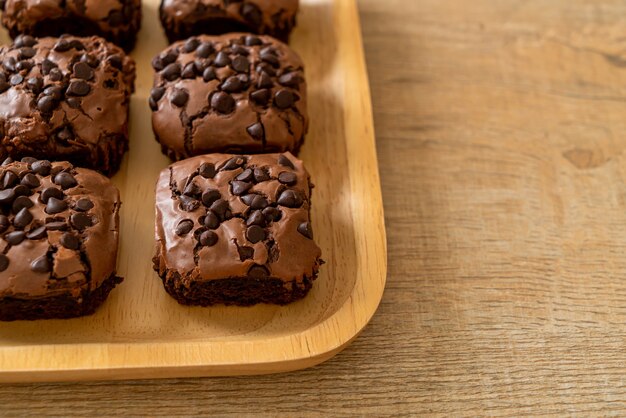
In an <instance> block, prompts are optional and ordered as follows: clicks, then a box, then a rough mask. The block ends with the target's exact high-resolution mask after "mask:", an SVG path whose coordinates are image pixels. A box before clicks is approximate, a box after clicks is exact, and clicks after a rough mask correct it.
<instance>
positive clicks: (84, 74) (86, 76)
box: [73, 62, 94, 80]
mask: <svg viewBox="0 0 626 418" xmlns="http://www.w3.org/2000/svg"><path fill="white" fill-rule="evenodd" d="M73 71H74V77H76V78H80V79H82V80H91V79H92V78H93V77H94V72H93V69H92V68H91V67H90V66H89V64H87V63H84V62H77V63H76V64H74V67H73Z"/></svg>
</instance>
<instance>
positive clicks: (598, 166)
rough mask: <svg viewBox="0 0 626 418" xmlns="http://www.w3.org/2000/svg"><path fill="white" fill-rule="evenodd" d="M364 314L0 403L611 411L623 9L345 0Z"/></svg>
mask: <svg viewBox="0 0 626 418" xmlns="http://www.w3.org/2000/svg"><path fill="white" fill-rule="evenodd" d="M359 6H360V11H361V18H362V26H363V33H364V42H365V49H366V54H367V61H368V65H369V72H370V79H371V86H372V96H373V104H374V110H375V123H376V131H377V138H378V151H379V160H380V169H381V175H382V187H383V194H384V200H385V210H386V222H387V231H388V241H389V277H388V282H387V289H386V293H385V296H384V299H383V301H382V303H381V306H380V309H379V311H378V313H377V314H376V316H375V317H374V319H373V320H372V322H371V323H370V325H369V326H368V327H367V328H366V330H365V331H364V332H363V334H362V335H361V336H360V337H359V338H358V339H357V340H356V341H355V342H354V343H353V344H352V345H351V346H350V347H349V348H348V349H346V350H345V351H344V352H343V353H341V354H339V355H338V356H337V357H335V358H334V359H333V360H331V361H329V362H327V363H325V364H322V365H320V366H318V367H316V368H313V369H310V370H306V371H302V372H298V373H290V374H285V375H276V376H263V377H253V378H250V377H242V378H220V379H181V380H167V381H134V382H117V383H106V382H105V383H86V384H85V383H82V384H38V385H11V386H3V387H1V388H0V405H1V406H0V411H1V412H2V413H3V414H7V415H9V414H14V415H23V414H27V413H30V414H32V415H42V414H44V413H49V414H58V415H87V416H89V415H98V414H100V415H101V414H106V415H110V414H114V413H119V414H127V415H128V414H130V415H153V416H154V415H165V416H172V415H176V414H183V415H206V414H208V413H220V414H223V413H227V412H232V413H237V414H242V413H248V414H253V413H260V412H265V413H269V414H275V413H280V412H282V413H290V414H291V415H298V416H300V415H304V414H311V415H315V414H327V415H340V414H345V415H355V414H380V415H382V414H392V413H395V414H398V413H399V414H409V413H412V414H440V415H453V416H460V415H479V414H488V415H522V414H523V415H526V414H539V413H558V414H572V413H578V414H580V415H584V416H588V415H593V414H597V415H606V414H610V413H616V414H619V412H621V413H622V414H624V412H625V411H626V378H625V376H626V344H625V341H626V333H625V332H624V331H625V326H624V323H626V187H625V185H624V181H625V179H626V155H624V150H625V149H626V137H625V133H626V83H625V82H624V81H625V80H626V78H625V74H626V2H624V1H622V0H550V1H546V0H472V1H467V0H385V1H381V0H360V1H359Z"/></svg>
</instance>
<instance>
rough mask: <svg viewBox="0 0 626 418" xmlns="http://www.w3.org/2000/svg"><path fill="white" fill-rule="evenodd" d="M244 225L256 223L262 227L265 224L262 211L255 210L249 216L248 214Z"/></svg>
mask: <svg viewBox="0 0 626 418" xmlns="http://www.w3.org/2000/svg"><path fill="white" fill-rule="evenodd" d="M246 225H247V226H251V225H258V226H261V227H263V226H265V216H263V213H262V212H261V211H260V210H255V211H254V212H252V213H251V214H250V216H248V219H246Z"/></svg>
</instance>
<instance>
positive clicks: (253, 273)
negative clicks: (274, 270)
mask: <svg viewBox="0 0 626 418" xmlns="http://www.w3.org/2000/svg"><path fill="white" fill-rule="evenodd" d="M269 275H270V272H269V270H268V269H267V267H265V266H260V265H254V266H252V267H250V270H248V276H250V277H252V278H254V279H260V278H263V277H267V276H269Z"/></svg>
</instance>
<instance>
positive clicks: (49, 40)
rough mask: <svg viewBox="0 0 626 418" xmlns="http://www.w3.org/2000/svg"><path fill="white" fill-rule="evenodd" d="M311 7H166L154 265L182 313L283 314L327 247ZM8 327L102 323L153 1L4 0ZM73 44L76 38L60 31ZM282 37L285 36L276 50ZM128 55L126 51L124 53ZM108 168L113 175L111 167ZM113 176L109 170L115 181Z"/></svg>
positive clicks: (2, 248) (153, 102) (166, 0)
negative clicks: (147, 11) (277, 308)
mask: <svg viewBox="0 0 626 418" xmlns="http://www.w3.org/2000/svg"><path fill="white" fill-rule="evenodd" d="M297 9H298V0H163V1H162V2H161V8H160V16H161V22H162V24H163V26H164V28H165V32H166V34H167V37H168V38H169V40H170V42H173V43H172V44H171V45H170V46H169V47H167V48H166V49H165V50H164V51H163V52H161V53H160V54H159V55H158V56H156V57H155V58H154V59H153V61H152V67H153V68H154V71H155V76H154V86H153V88H152V90H151V92H150V97H149V103H148V104H146V106H150V108H151V109H152V125H153V128H154V133H155V136H156V139H157V141H158V142H159V143H160V145H161V149H162V151H163V153H165V154H166V155H167V156H169V157H170V158H171V159H172V160H173V161H176V162H175V163H173V164H172V165H170V166H169V167H167V168H165V169H164V170H163V171H162V172H161V175H160V177H159V179H158V181H157V186H156V224H155V234H156V255H155V257H154V259H153V262H154V269H155V270H156V271H157V273H158V275H159V276H160V278H161V279H162V281H163V284H164V286H165V289H166V291H167V292H168V293H169V294H170V295H172V296H173V297H174V298H175V299H176V300H177V301H179V302H180V303H182V304H187V305H201V306H207V305H214V304H227V305H230V304H236V305H252V304H256V303H260V302H263V303H276V304H286V303H289V302H292V301H294V300H297V299H300V298H302V297H303V296H305V295H306V294H307V292H308V291H309V289H310V288H311V286H312V282H313V280H314V279H315V278H316V277H317V273H318V269H319V266H320V265H321V264H322V261H321V259H320V255H321V251H320V249H319V247H318V246H317V245H316V244H315V242H314V241H313V232H312V228H311V222H310V207H311V188H312V185H311V183H310V180H309V175H308V173H307V171H306V169H305V168H304V166H303V164H302V162H301V161H300V160H298V159H297V158H296V157H294V155H297V153H298V151H299V149H300V147H301V146H302V143H303V141H304V137H305V134H306V132H307V127H308V116H307V106H306V82H305V77H304V70H303V64H302V61H301V59H300V58H299V56H298V55H297V54H296V53H295V52H294V51H292V50H291V49H290V48H289V47H288V46H287V45H286V44H285V43H283V41H284V42H286V41H287V40H288V37H289V34H290V32H291V30H292V29H293V27H294V25H295V17H296V13H297ZM0 10H1V11H2V12H3V14H2V23H3V24H4V26H5V27H6V28H7V29H8V30H9V33H10V35H11V36H12V37H13V38H14V42H13V44H12V45H10V46H5V47H1V48H0V161H4V162H3V163H2V165H1V166H0V320H5V321H6V320H17V319H44V318H69V317H76V316H81V315H86V314H90V313H93V312H94V311H95V309H96V308H97V307H98V306H99V305H100V304H101V303H102V302H103V301H104V300H105V299H106V298H107V296H108V294H109V292H110V291H111V290H112V289H113V288H114V287H115V286H116V285H117V284H119V283H120V282H121V281H122V279H121V278H120V277H118V276H117V274H116V259H117V247H118V231H119V214H118V212H119V208H120V204H121V202H120V196H119V192H118V190H117V189H116V188H115V187H114V186H113V185H112V184H111V182H110V180H109V179H108V178H107V177H105V176H111V175H113V174H115V172H116V171H117V170H118V169H119V167H120V163H121V161H122V158H123V156H124V154H125V152H126V151H127V149H128V144H129V140H128V118H129V104H130V96H131V94H132V93H133V91H134V80H135V64H134V61H133V60H132V59H131V58H130V57H129V56H127V55H126V53H125V52H124V51H127V52H128V51H129V50H131V49H132V48H133V47H134V45H135V39H136V34H137V31H138V30H139V26H140V21H141V2H140V0H116V1H112V2H109V1H107V2H103V1H99V0H82V1H79V0H66V1H61V0H58V1H54V0H50V1H45V2H42V1H36V0H6V1H0ZM64 33H71V35H68V34H64ZM279 39H280V40H279ZM116 45H119V46H116ZM99 173H102V174H99ZM103 174H104V175H103Z"/></svg>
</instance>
